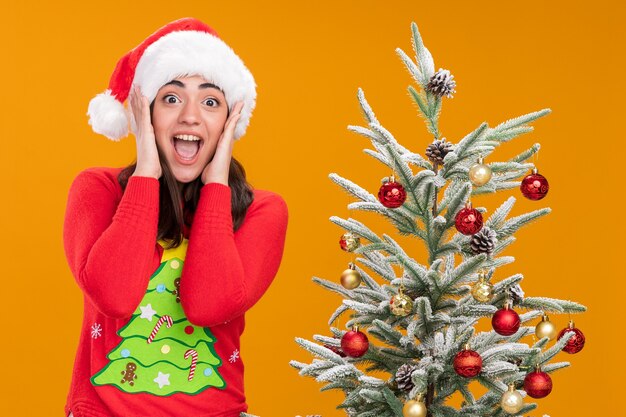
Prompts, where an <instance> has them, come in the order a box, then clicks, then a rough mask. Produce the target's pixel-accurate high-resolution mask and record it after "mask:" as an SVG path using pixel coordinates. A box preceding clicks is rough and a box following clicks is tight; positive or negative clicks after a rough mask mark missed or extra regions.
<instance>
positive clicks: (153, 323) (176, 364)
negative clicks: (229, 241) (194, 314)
mask: <svg viewBox="0 0 626 417" xmlns="http://www.w3.org/2000/svg"><path fill="white" fill-rule="evenodd" d="M188 244H189V241H188V240H187V239H184V240H183V243H182V244H181V245H180V246H179V247H177V248H175V249H170V250H166V251H164V256H163V258H162V259H161V264H160V265H159V267H158V268H157V270H156V271H155V272H154V273H153V274H152V276H151V277H150V282H149V284H148V289H147V291H146V295H145V296H144V297H143V299H142V300H141V302H140V303H139V306H138V307H137V310H136V311H135V313H134V314H133V316H132V317H131V319H130V320H129V321H128V323H127V324H126V325H125V326H124V327H122V328H121V329H120V330H119V331H118V335H119V336H121V337H122V338H123V340H122V341H121V342H120V343H119V344H118V345H117V346H116V347H115V348H114V349H113V350H112V351H111V352H110V353H109V354H108V355H107V358H108V359H109V360H110V362H109V363H108V364H107V365H106V366H105V367H104V368H102V370H100V371H99V372H98V373H96V374H95V375H94V376H93V377H92V378H91V380H92V383H93V384H94V385H109V384H110V385H114V386H116V387H117V388H119V389H121V390H122V391H126V392H129V393H137V392H147V393H150V394H155V395H159V396H168V395H172V394H174V393H177V392H183V393H186V394H197V393H199V392H201V391H204V390H205V389H207V388H208V387H211V386H213V387H217V388H221V389H223V388H225V386H226V384H225V382H224V380H223V379H222V377H221V376H220V375H219V373H218V372H217V367H218V366H220V365H221V363H222V362H221V360H220V358H219V357H218V356H217V355H216V353H215V349H214V347H213V345H214V344H215V342H216V340H215V337H214V336H213V334H212V333H211V330H210V329H209V328H208V327H198V326H194V325H192V324H191V323H190V322H189V320H187V317H186V316H185V313H184V311H183V309H182V306H181V304H180V293H179V287H180V285H179V283H180V276H181V272H182V269H183V264H184V261H183V259H184V257H185V253H186V251H187V246H188ZM164 245H165V242H163V243H162V246H164Z"/></svg>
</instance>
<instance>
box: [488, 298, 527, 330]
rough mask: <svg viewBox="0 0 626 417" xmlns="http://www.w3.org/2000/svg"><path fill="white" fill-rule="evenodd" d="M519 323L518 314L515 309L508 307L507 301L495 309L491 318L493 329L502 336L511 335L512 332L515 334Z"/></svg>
mask: <svg viewBox="0 0 626 417" xmlns="http://www.w3.org/2000/svg"><path fill="white" fill-rule="evenodd" d="M521 324H522V322H521V321H520V318H519V315H518V314H517V313H516V312H515V310H513V309H512V308H510V307H509V304H508V303H505V304H504V308H501V309H500V310H498V311H496V313H495V314H494V315H493V317H492V318H491V325H492V326H493V330H495V331H496V333H498V334H499V335H502V336H511V335H512V334H515V333H516V332H517V331H518V330H519V327H520V325H521Z"/></svg>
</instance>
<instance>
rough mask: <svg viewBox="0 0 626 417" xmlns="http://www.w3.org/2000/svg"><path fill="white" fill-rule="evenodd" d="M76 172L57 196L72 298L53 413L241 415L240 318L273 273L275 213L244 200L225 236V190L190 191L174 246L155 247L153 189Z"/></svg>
mask: <svg viewBox="0 0 626 417" xmlns="http://www.w3.org/2000/svg"><path fill="white" fill-rule="evenodd" d="M120 171H121V168H90V169H86V170H84V171H83V172H81V173H80V174H78V176H77V177H76V179H75V180H74V182H73V183H72V186H71V188H70V191H69V196H68V202H67V209H66V215H65V224H64V229H63V240H64V247H65V253H66V256H67V260H68V263H69V267H70V269H71V271H72V273H73V275H74V277H75V279H76V282H77V283H78V286H79V287H80V289H81V290H82V292H83V294H84V313H83V314H84V315H83V324H82V330H81V334H80V339H79V344H78V348H77V352H76V359H75V363H74V369H73V373H72V382H71V386H70V390H69V394H68V397H67V402H66V405H65V413H66V415H68V414H69V413H70V412H72V413H73V414H74V416H75V417H114V416H115V417H148V416H149V417H174V416H185V417H187V416H193V417H218V416H220V417H238V416H239V414H240V412H242V411H247V404H246V400H245V395H244V375H243V373H244V365H243V363H242V360H241V352H240V347H239V340H240V336H241V334H242V332H243V330H244V325H245V319H244V313H245V312H246V311H247V310H248V309H249V308H250V307H252V306H253V305H254V304H255V303H256V302H257V301H258V300H259V299H260V298H261V296H262V295H263V294H264V293H265V291H266V290H267V289H268V287H269V286H270V284H271V282H272V280H273V278H274V276H275V275H276V273H277V271H278V268H279V265H280V261H281V258H282V254H283V248H284V242H285V235H286V229H287V217H288V213H287V206H286V204H285V202H284V200H283V199H282V198H281V197H280V196H279V195H278V194H275V193H272V192H270V191H263V190H254V201H253V202H252V204H251V205H250V207H249V208H248V211H247V213H246V216H245V219H244V221H243V223H242V225H241V227H240V228H239V229H238V230H237V231H236V232H233V223H232V216H231V189H230V187H228V186H226V185H223V184H219V183H209V184H205V185H204V186H203V187H202V190H201V193H200V200H199V203H198V207H197V210H196V213H195V216H194V219H193V224H192V226H191V228H190V230H187V229H185V231H184V237H185V239H184V240H183V244H182V245H181V246H179V247H178V248H175V249H170V250H165V249H164V246H165V242H162V241H157V225H158V214H159V187H160V184H159V181H158V180H157V179H155V178H149V177H130V178H129V181H128V185H127V187H126V190H125V192H122V188H121V186H120V185H119V183H118V181H117V175H118V174H119V172H120Z"/></svg>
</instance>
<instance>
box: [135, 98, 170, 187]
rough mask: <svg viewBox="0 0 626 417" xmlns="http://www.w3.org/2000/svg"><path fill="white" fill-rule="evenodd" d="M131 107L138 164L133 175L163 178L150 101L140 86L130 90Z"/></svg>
mask: <svg viewBox="0 0 626 417" xmlns="http://www.w3.org/2000/svg"><path fill="white" fill-rule="evenodd" d="M129 98H130V101H129V103H130V108H131V111H132V113H133V117H134V118H135V126H136V128H137V132H136V133H135V140H136V142H137V166H136V167H135V172H134V173H133V175H134V176H135V175H136V176H141V177H154V178H156V179H159V178H161V174H162V170H161V162H160V161H159V153H158V151H157V146H156V138H155V136H154V129H153V128H152V121H151V120H150V103H148V99H147V98H146V97H144V96H143V95H141V91H140V90H139V87H137V86H132V88H131V91H130V95H129Z"/></svg>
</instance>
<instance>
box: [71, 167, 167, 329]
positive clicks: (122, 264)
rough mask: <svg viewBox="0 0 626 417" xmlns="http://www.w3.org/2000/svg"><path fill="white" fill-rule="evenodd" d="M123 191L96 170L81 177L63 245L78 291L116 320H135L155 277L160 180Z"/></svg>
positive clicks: (144, 180) (134, 181)
mask: <svg viewBox="0 0 626 417" xmlns="http://www.w3.org/2000/svg"><path fill="white" fill-rule="evenodd" d="M118 195H119V190H116V188H115V185H114V184H112V183H111V180H110V179H108V178H106V176H103V175H102V174H99V173H97V172H94V171H90V170H85V171H83V172H81V173H80V174H79V175H78V176H77V177H76V179H75V180H74V182H73V183H72V186H71V187H70V191H69V195H68V201H67V208H66V213H65V221H64V226H63V244H64V248H65V255H66V257H67V260H68V263H69V267H70V270H71V271H72V273H73V275H74V277H75V279H76V281H77V283H78V286H79V287H80V289H81V290H82V291H83V293H84V294H85V295H86V296H87V297H88V298H89V299H90V300H91V302H92V303H93V304H94V305H95V307H96V308H97V309H98V310H99V311H100V312H101V313H102V314H104V315H106V316H108V317H111V318H125V317H130V316H131V315H132V314H133V312H134V311H135V309H136V308H137V305H138V304H139V302H141V298H142V297H143V295H144V294H145V292H146V288H147V286H148V281H149V279H150V275H151V273H152V272H153V271H152V269H153V266H154V265H153V258H154V252H155V242H156V235H157V226H158V215H159V181H158V180H157V179H156V178H149V177H138V176H134V177H130V178H129V181H128V184H127V187H126V191H125V192H124V194H123V195H122V197H121V200H120V201H119V204H117V202H118V199H119V197H118Z"/></svg>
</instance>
